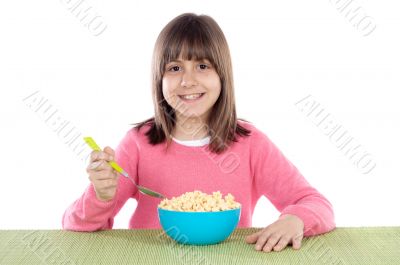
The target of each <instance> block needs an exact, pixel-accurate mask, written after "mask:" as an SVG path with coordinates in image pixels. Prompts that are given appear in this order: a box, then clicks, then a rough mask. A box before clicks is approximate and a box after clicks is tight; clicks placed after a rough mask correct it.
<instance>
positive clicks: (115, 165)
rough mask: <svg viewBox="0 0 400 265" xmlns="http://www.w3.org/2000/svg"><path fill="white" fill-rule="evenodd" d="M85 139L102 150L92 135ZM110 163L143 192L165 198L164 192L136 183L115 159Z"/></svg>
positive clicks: (92, 146) (84, 138) (91, 146)
mask: <svg viewBox="0 0 400 265" xmlns="http://www.w3.org/2000/svg"><path fill="white" fill-rule="evenodd" d="M83 140H85V142H86V143H87V144H88V145H89V146H90V148H92V149H93V150H94V151H102V150H101V148H100V147H99V146H98V145H97V144H96V142H95V141H94V140H93V138H92V137H83ZM108 164H110V166H111V167H112V168H113V169H115V170H116V171H117V172H119V173H121V175H122V176H124V177H126V178H128V179H130V180H131V181H132V183H133V184H134V185H135V186H136V187H137V188H138V189H139V191H140V192H141V193H143V194H146V195H149V196H152V197H156V198H161V199H164V198H165V196H164V195H162V194H160V193H158V192H155V191H152V190H150V189H148V188H145V187H143V186H140V185H138V184H136V182H135V181H134V180H133V179H132V178H131V177H129V175H128V173H127V172H126V171H125V170H123V169H122V168H121V167H120V166H119V165H118V164H117V163H116V162H115V161H110V162H108Z"/></svg>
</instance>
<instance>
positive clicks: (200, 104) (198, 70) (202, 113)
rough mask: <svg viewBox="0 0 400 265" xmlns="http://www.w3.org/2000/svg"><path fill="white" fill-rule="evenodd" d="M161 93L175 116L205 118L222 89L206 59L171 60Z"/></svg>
mask: <svg viewBox="0 0 400 265" xmlns="http://www.w3.org/2000/svg"><path fill="white" fill-rule="evenodd" d="M162 89H163V95H164V98H165V99H166V101H167V102H168V104H169V105H170V106H171V107H172V108H173V109H174V110H175V111H176V114H177V117H178V118H179V117H180V116H184V117H188V118H189V117H190V118H192V117H199V118H201V119H202V120H203V121H206V119H207V117H208V114H209V113H210V111H211V109H212V107H213V105H214V103H215V102H216V101H217V99H218V97H219V94H220V92H221V82H220V78H219V76H218V74H217V72H216V71H215V69H214V67H213V66H212V65H211V63H210V62H209V61H208V60H206V59H205V60H201V61H194V60H190V61H187V60H181V59H177V60H176V61H171V62H169V63H168V64H167V65H166V66H165V74H164V76H163V79H162Z"/></svg>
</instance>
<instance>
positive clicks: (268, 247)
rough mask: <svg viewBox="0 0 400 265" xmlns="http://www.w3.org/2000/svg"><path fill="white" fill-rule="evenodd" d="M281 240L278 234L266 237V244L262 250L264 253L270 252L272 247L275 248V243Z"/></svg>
mask: <svg viewBox="0 0 400 265" xmlns="http://www.w3.org/2000/svg"><path fill="white" fill-rule="evenodd" d="M280 239H281V236H280V235H278V234H276V233H275V234H272V235H271V236H270V237H268V240H267V243H265V245H264V247H263V248H262V250H263V251H265V252H270V251H271V250H272V248H273V247H275V245H276V243H278V241H279V240H280Z"/></svg>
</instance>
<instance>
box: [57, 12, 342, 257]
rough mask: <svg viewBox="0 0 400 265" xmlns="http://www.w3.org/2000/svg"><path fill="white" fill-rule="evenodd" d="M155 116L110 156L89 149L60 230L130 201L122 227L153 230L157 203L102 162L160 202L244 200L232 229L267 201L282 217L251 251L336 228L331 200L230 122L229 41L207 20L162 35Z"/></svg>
mask: <svg viewBox="0 0 400 265" xmlns="http://www.w3.org/2000/svg"><path fill="white" fill-rule="evenodd" d="M152 95H153V102H154V111H155V114H154V117H153V118H150V119H148V120H146V121H144V122H141V123H138V124H136V126H135V127H134V128H132V129H130V130H129V131H128V132H127V133H126V135H125V137H124V138H123V139H122V141H121V142H120V144H119V145H118V147H117V148H116V150H115V152H114V151H113V150H112V149H111V148H110V147H106V148H104V150H103V151H102V152H93V153H92V155H91V159H90V164H89V166H88V168H87V172H88V175H89V179H90V181H91V183H90V185H89V186H88V187H87V189H86V190H85V192H84V193H83V195H82V196H81V197H80V198H79V199H78V200H77V201H75V202H74V203H73V204H72V205H71V206H70V207H69V208H68V209H67V210H66V212H65V214H64V216H63V222H62V224H63V228H64V229H68V230H75V231H95V230H100V229H111V228H112V226H113V218H114V217H115V215H116V214H117V213H118V212H119V210H120V209H121V208H122V206H123V205H124V203H125V202H126V201H127V200H128V199H129V198H134V199H135V200H137V202H138V204H137V208H136V210H135V212H134V214H133V215H132V217H131V219H130V223H129V228H160V224H159V221H158V216H157V205H158V204H159V203H160V199H157V198H153V197H149V196H146V195H143V194H141V193H139V192H138V190H137V188H136V187H135V186H134V185H133V184H132V183H131V182H130V181H129V180H127V179H126V178H124V177H119V176H118V175H117V172H116V171H115V170H113V169H112V168H111V167H110V165H109V164H108V163H107V162H108V161H112V160H115V161H117V162H118V163H119V164H120V165H121V166H122V167H123V168H124V169H125V170H126V171H127V172H128V173H129V175H130V176H131V177H133V178H135V181H136V183H138V184H140V185H143V186H145V187H148V188H150V189H153V190H155V191H158V192H160V193H162V194H164V195H165V196H167V197H168V198H172V197H173V196H179V195H181V194H183V193H185V192H188V191H194V190H201V191H203V192H206V193H209V194H210V193H212V192H213V191H221V193H223V194H227V193H231V194H233V195H234V196H235V199H236V201H238V202H240V203H241V204H242V214H241V219H240V222H239V225H238V227H250V226H251V219H252V214H253V210H254V207H255V205H256V203H257V201H258V199H259V198H260V197H261V196H266V197H267V198H268V199H269V200H270V201H271V202H272V203H273V205H274V206H275V207H276V208H277V209H278V210H279V211H280V212H281V214H280V217H279V219H278V220H277V221H275V222H274V223H272V224H271V225H269V226H267V227H266V228H265V229H262V230H260V231H259V232H257V233H254V234H251V235H248V236H247V238H246V242H247V243H249V244H255V249H256V250H259V251H266V252H269V251H272V250H274V251H280V250H282V249H284V248H285V247H286V246H287V245H288V244H290V245H292V247H293V248H294V249H299V248H300V245H301V240H302V238H303V236H312V235H317V234H321V233H325V232H328V231H330V230H332V229H334V227H335V223H334V215H333V211H332V206H331V204H330V203H329V201H328V200H327V199H326V198H325V197H324V196H322V195H321V194H320V193H319V192H318V191H317V190H316V189H314V188H313V187H311V186H310V184H309V183H308V182H307V181H306V180H305V179H304V177H303V176H302V175H301V173H300V172H299V171H298V169H297V168H296V167H295V166H294V165H293V164H292V163H291V162H290V161H289V160H288V159H287V158H286V157H285V156H284V155H283V154H282V153H281V152H280V151H279V149H278V148H277V147H276V146H275V145H274V144H273V142H271V140H270V139H269V138H268V137H267V136H266V135H265V134H264V133H263V132H261V131H259V130H258V129H257V128H256V127H255V126H253V125H252V124H250V123H249V122H246V121H244V120H238V119H237V117H236V110H235V100H234V88H233V76H232V65H231V58H230V52H229V48H228V44H227V42H226V39H225V37H224V34H223V32H222V31H221V29H220V28H219V26H218V24H217V23H216V22H215V21H214V20H213V19H212V18H211V17H209V16H205V15H200V16H198V15H195V14H183V15H180V16H178V17H176V18H175V19H173V20H172V21H171V22H169V23H168V24H167V25H166V26H165V28H164V29H163V30H162V31H161V33H160V35H159V37H158V39H157V41H156V44H155V48H154V53H153V61H152Z"/></svg>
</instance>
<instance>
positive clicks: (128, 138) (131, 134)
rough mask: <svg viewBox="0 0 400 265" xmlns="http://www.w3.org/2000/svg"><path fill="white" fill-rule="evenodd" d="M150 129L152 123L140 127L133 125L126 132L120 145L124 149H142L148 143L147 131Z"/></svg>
mask: <svg viewBox="0 0 400 265" xmlns="http://www.w3.org/2000/svg"><path fill="white" fill-rule="evenodd" d="M149 129H150V125H148V124H145V125H143V126H142V127H140V128H138V127H136V126H133V127H132V128H130V129H129V130H128V131H127V132H126V133H125V136H124V137H123V138H122V140H121V141H120V144H119V145H120V146H121V147H123V148H124V149H132V148H133V149H137V150H140V149H141V148H142V147H143V146H144V145H145V144H146V143H147V136H146V132H147V131H148V130H149Z"/></svg>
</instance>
